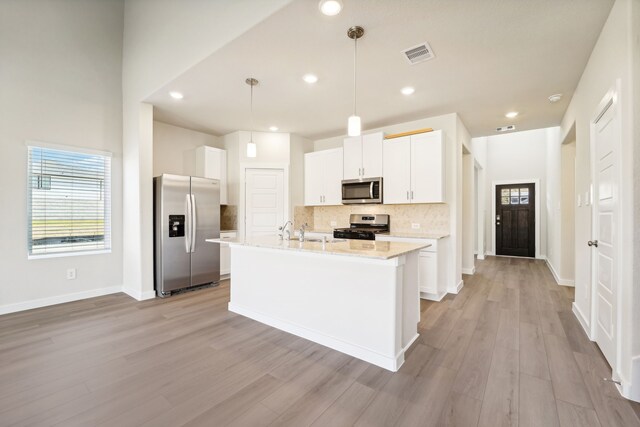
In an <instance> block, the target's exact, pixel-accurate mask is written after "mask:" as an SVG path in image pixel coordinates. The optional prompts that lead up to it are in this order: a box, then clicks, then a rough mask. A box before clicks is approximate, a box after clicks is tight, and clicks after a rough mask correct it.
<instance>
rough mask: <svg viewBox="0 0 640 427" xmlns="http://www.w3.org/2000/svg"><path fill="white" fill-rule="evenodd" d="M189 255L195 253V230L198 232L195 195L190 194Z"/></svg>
mask: <svg viewBox="0 0 640 427" xmlns="http://www.w3.org/2000/svg"><path fill="white" fill-rule="evenodd" d="M191 218H192V219H193V221H192V222H191V253H193V252H195V251H196V230H198V218H197V216H196V195H195V194H191Z"/></svg>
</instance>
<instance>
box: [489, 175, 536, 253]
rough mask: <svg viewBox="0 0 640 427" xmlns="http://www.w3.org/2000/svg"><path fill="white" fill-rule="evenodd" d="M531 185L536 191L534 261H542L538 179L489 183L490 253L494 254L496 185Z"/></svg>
mask: <svg viewBox="0 0 640 427" xmlns="http://www.w3.org/2000/svg"><path fill="white" fill-rule="evenodd" d="M531 183H533V185H534V188H535V191H536V209H535V214H536V224H535V225H536V239H535V241H536V259H544V258H545V257H543V256H541V255H540V223H541V222H542V221H541V218H540V180H539V179H538V178H531V179H506V180H504V179H503V180H496V181H491V252H492V253H493V255H495V254H496V187H497V186H498V185H510V184H531Z"/></svg>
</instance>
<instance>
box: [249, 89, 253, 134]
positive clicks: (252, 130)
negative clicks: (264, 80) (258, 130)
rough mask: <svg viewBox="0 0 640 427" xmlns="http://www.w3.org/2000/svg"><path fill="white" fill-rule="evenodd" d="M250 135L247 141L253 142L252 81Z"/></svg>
mask: <svg viewBox="0 0 640 427" xmlns="http://www.w3.org/2000/svg"><path fill="white" fill-rule="evenodd" d="M250 110H251V136H250V137H249V142H253V83H252V84H251V107H250Z"/></svg>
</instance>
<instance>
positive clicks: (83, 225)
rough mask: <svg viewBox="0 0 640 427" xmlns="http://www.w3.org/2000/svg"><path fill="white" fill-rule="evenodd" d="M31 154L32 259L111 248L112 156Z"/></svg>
mask: <svg viewBox="0 0 640 427" xmlns="http://www.w3.org/2000/svg"><path fill="white" fill-rule="evenodd" d="M28 150H29V156H28V180H29V181H28V193H29V194H28V214H29V218H28V227H29V230H28V244H29V255H30V256H32V255H33V256H38V255H47V254H72V253H77V252H83V251H102V250H109V249H111V156H110V155H109V154H93V153H87V152H83V151H70V150H66V149H58V148H48V147H41V146H29V147H28Z"/></svg>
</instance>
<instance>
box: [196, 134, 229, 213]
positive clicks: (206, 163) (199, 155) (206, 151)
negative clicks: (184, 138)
mask: <svg viewBox="0 0 640 427" xmlns="http://www.w3.org/2000/svg"><path fill="white" fill-rule="evenodd" d="M196 176H200V177H203V178H211V179H217V180H219V181H220V204H221V205H226V204H228V198H227V197H228V196H227V151H226V150H221V149H219V148H215V147H209V146H207V145H203V146H201V147H198V148H196Z"/></svg>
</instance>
